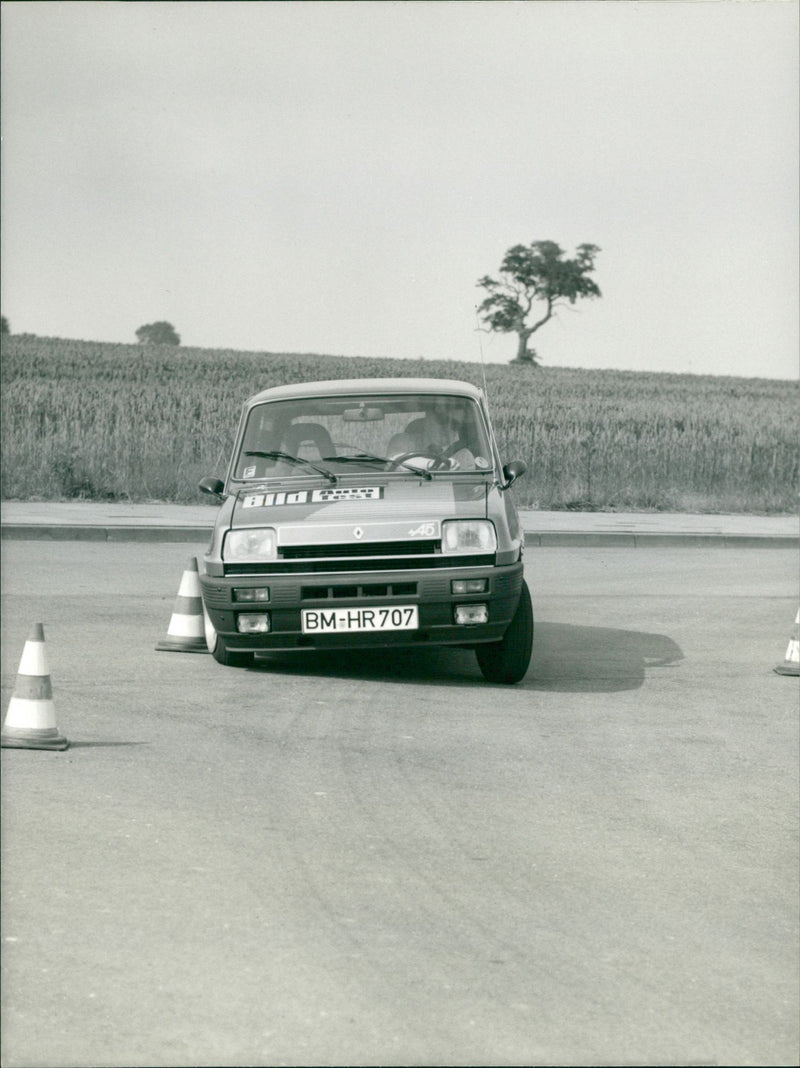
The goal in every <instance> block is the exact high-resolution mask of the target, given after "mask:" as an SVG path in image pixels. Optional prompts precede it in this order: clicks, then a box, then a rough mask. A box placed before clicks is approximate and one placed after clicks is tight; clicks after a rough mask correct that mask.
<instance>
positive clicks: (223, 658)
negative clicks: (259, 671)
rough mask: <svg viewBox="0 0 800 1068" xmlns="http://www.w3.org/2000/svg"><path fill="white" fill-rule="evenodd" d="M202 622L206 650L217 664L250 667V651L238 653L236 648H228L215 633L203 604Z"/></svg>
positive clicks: (251, 659) (251, 658) (251, 657)
mask: <svg viewBox="0 0 800 1068" xmlns="http://www.w3.org/2000/svg"><path fill="white" fill-rule="evenodd" d="M203 622H204V626H205V633H206V645H207V646H208V651H209V652H210V653H211V655H212V656H213V657H214V659H215V660H216V662H217V663H218V664H223V665H224V666H225V667H250V666H251V665H252V663H253V660H254V657H253V654H252V653H240V652H239V651H238V650H235V649H229V648H228V647H227V646H226V644H225V642H224V641H223V640H222V638H220V636H219V634H217V632H216V630H215V628H214V624H213V623H212V622H211V620H210V618H209V615H208V612H207V611H206V607H205V605H203Z"/></svg>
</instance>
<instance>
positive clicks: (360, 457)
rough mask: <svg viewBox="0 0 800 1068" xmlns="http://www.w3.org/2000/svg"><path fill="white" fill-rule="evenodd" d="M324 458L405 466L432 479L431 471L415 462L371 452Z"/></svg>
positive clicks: (345, 462)
mask: <svg viewBox="0 0 800 1068" xmlns="http://www.w3.org/2000/svg"><path fill="white" fill-rule="evenodd" d="M322 459H323V460H324V461H325V462H326V463H330V462H331V461H333V460H335V461H336V462H337V463H340V464H352V463H373V464H391V466H392V467H404V468H405V469H406V470H407V471H413V472H414V474H415V475H422V477H423V478H425V479H427V480H428V481H430V479H431V473H430V471H425V470H423V469H422V468H421V467H414V465H413V464H408V463H406V462H405V460H392V459H391V458H390V457H388V456H374V455H373V454H372V453H371V452H357V453H354V454H353V455H352V456H323V457H322Z"/></svg>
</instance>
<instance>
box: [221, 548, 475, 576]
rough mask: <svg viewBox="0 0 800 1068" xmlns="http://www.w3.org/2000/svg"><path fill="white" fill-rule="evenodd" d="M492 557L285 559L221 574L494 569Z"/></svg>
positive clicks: (231, 567) (239, 566)
mask: <svg viewBox="0 0 800 1068" xmlns="http://www.w3.org/2000/svg"><path fill="white" fill-rule="evenodd" d="M495 560H496V558H495V555H494V553H490V554H488V555H486V556H441V555H439V554H437V555H436V556H401V557H394V558H392V557H371V558H369V557H368V558H367V559H363V558H360V557H359V558H355V559H351V560H328V559H326V558H322V559H320V558H317V559H316V560H288V561H285V562H281V561H279V562H278V563H263V564H225V566H224V574H225V575H226V576H230V575H263V576H268V575H313V574H316V573H318V572H327V573H337V572H350V571H375V570H379V571H413V570H427V569H428V568H437V567H449V568H454V567H494V565H495Z"/></svg>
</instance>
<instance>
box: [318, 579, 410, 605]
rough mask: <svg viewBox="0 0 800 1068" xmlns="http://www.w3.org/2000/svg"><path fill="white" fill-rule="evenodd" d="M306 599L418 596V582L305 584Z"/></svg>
mask: <svg viewBox="0 0 800 1068" xmlns="http://www.w3.org/2000/svg"><path fill="white" fill-rule="evenodd" d="M300 596H301V597H302V599H303V600H304V601H326V600H331V599H336V598H345V597H416V596H417V584H416V582H393V583H386V582H380V583H379V582H370V583H365V584H362V585H359V586H303V587H301V589H300Z"/></svg>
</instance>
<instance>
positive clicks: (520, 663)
mask: <svg viewBox="0 0 800 1068" xmlns="http://www.w3.org/2000/svg"><path fill="white" fill-rule="evenodd" d="M532 648H533V606H532V605H531V594H530V590H529V589H528V586H527V583H526V582H525V581H524V580H523V582H522V588H521V590H520V591H519V603H518V605H517V610H516V612H514V615H513V616H512V617H511V622H510V623H509V624H508V630H507V631H506V632H505V634H504V635H503V638H502V640H501V641H499V642H491V643H488V644H486V645H477V646H476V647H475V656H476V657H477V658H478V665H479V667H480V669H481V672H482V674H483V677H484V678H485V679H486V681H487V682H500V683H504V684H506V685H512V684H513V683H515V682H519V681H520V680H521V679H523V678H524V677H525V673H526V672H527V670H528V667H529V665H530V662H531V650H532Z"/></svg>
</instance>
